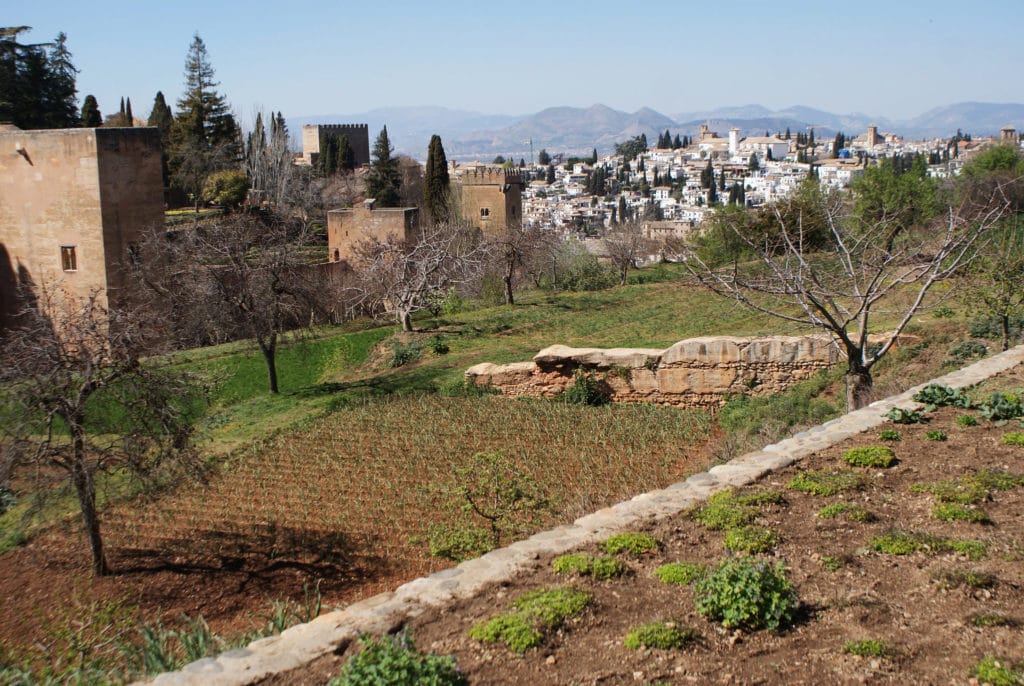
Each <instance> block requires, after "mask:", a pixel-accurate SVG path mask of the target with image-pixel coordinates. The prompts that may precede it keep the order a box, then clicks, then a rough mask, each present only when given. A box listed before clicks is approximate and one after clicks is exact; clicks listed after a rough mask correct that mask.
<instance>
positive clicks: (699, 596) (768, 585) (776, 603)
mask: <svg viewBox="0 0 1024 686" xmlns="http://www.w3.org/2000/svg"><path fill="white" fill-rule="evenodd" d="M694 598H695V601H696V606H697V612H698V614H700V615H701V616H702V617H706V618H707V619H709V620H711V621H716V622H720V623H721V624H722V626H724V627H726V628H727V629H750V630H757V629H768V630H770V631H781V630H782V629H785V628H786V627H787V626H789V625H790V624H791V623H792V622H793V619H794V617H795V616H796V610H797V607H798V605H799V600H798V598H797V594H796V591H795V590H794V589H793V586H792V585H791V584H790V582H789V579H788V578H787V577H786V572H785V570H784V569H783V567H782V565H781V564H780V563H776V564H771V563H769V562H767V561H764V560H758V559H755V558H752V557H738V558H734V559H729V560H724V561H722V562H721V563H719V564H718V565H717V566H716V567H715V568H714V570H712V571H711V572H709V573H708V575H707V576H705V577H704V578H703V579H701V580H700V581H698V582H697V583H696V585H695V587H694Z"/></svg>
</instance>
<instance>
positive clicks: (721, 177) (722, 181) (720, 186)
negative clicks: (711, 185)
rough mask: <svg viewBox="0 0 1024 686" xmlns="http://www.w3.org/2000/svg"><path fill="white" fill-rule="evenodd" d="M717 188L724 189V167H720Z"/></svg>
mask: <svg viewBox="0 0 1024 686" xmlns="http://www.w3.org/2000/svg"><path fill="white" fill-rule="evenodd" d="M718 189H719V190H723V191H724V190H725V167H722V173H721V175H720V176H719V177H718Z"/></svg>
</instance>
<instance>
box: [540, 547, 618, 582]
mask: <svg viewBox="0 0 1024 686" xmlns="http://www.w3.org/2000/svg"><path fill="white" fill-rule="evenodd" d="M551 569H552V570H553V571H554V572H555V574H579V575H580V576H589V577H592V578H594V579H597V580H599V581H606V580H608V579H614V578H616V577H620V576H622V575H623V574H625V573H626V563H624V562H623V561H622V560H620V559H618V558H615V557H605V556H602V557H594V556H593V555H588V554H587V553H572V554H569V555H562V556H560V557H556V558H555V559H554V560H553V561H552V563H551Z"/></svg>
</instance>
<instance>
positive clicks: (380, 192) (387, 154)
mask: <svg viewBox="0 0 1024 686" xmlns="http://www.w3.org/2000/svg"><path fill="white" fill-rule="evenodd" d="M393 152H394V149H393V148H392V147H391V141H389V140H388V127H387V126H385V127H384V128H383V129H381V132H380V135H378V136H377V140H376V141H374V144H373V155H372V158H373V159H372V161H371V162H370V172H369V173H368V174H367V175H366V195H367V196H368V197H370V198H373V199H374V200H376V201H377V207H398V204H399V201H400V200H401V196H400V195H399V191H400V190H401V186H402V171H401V170H400V169H399V168H398V158H397V157H392V156H391V155H392V153H393Z"/></svg>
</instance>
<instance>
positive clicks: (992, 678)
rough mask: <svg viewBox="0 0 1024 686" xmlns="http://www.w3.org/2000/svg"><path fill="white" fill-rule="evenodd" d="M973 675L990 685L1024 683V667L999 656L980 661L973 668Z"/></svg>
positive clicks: (1003, 685)
mask: <svg viewBox="0 0 1024 686" xmlns="http://www.w3.org/2000/svg"><path fill="white" fill-rule="evenodd" d="M971 676H973V677H975V678H976V679H977V680H978V681H980V682H981V683H983V684H988V686H1020V684H1024V669H1022V668H1021V667H1020V666H1019V665H1014V664H1013V663H1012V662H1010V661H1009V660H1005V659H1003V658H999V657H986V658H984V659H983V660H981V661H980V662H978V663H977V664H976V665H974V667H972V668H971Z"/></svg>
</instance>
